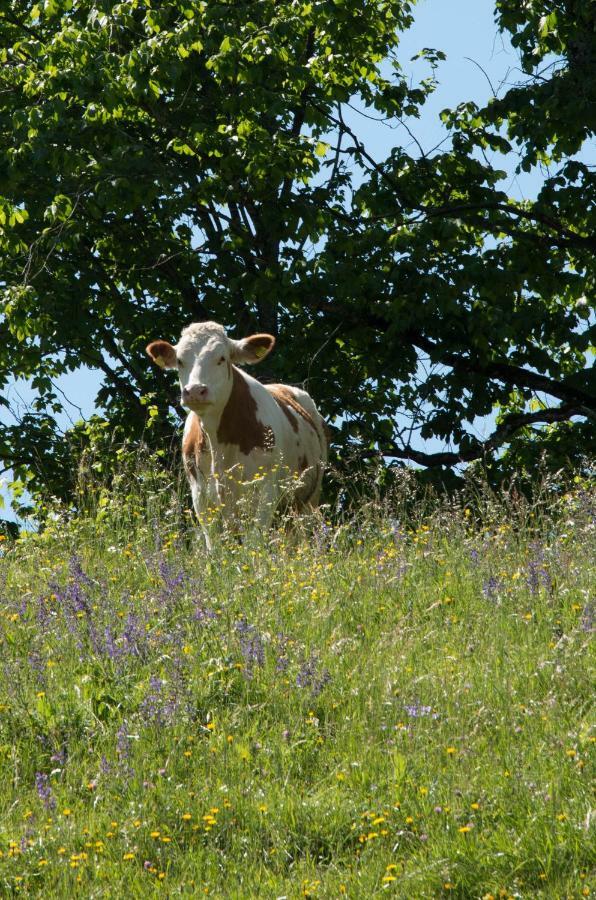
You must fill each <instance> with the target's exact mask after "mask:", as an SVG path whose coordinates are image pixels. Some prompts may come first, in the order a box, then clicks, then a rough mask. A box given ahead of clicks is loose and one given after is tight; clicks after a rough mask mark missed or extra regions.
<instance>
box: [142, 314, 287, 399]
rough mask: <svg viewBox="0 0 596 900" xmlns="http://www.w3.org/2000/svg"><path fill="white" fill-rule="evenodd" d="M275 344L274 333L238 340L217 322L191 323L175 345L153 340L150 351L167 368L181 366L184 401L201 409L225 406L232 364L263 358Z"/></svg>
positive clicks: (231, 377) (256, 360)
mask: <svg viewBox="0 0 596 900" xmlns="http://www.w3.org/2000/svg"><path fill="white" fill-rule="evenodd" d="M274 344H275V338H274V337H273V336H272V335H270V334H253V335H251V336H250V337H246V338H243V339H242V340H239V341H235V340H233V338H230V337H228V336H227V334H226V333H225V331H224V329H223V327H222V326H221V325H218V324H217V323H216V322H201V323H199V324H196V325H189V326H188V328H185V329H184V331H183V332H182V334H181V336H180V340H179V341H178V343H177V344H176V345H175V346H172V344H170V343H168V341H153V342H152V343H151V344H149V345H148V346H147V353H148V355H149V356H150V357H151V359H152V360H153V362H154V363H157V365H158V366H161V367H162V368H163V369H178V374H179V377H180V390H181V401H182V403H183V405H184V406H187V407H188V408H189V409H192V410H194V411H195V412H197V413H204V412H206V410H208V409H209V408H210V407H212V408H214V409H222V408H223V407H224V406H225V404H226V403H227V401H228V399H229V396H230V393H231V390H232V383H233V370H232V365H236V364H239V365H244V364H254V363H258V362H260V361H261V360H262V359H263V358H264V357H265V356H267V354H268V353H269V352H270V350H271V349H272V348H273V345H274Z"/></svg>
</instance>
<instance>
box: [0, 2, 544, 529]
mask: <svg viewBox="0 0 596 900" xmlns="http://www.w3.org/2000/svg"><path fill="white" fill-rule="evenodd" d="M423 47H433V48H436V49H440V50H443V51H444V52H445V53H446V54H447V59H446V60H445V62H443V63H441V64H440V67H439V69H438V71H437V79H438V81H439V86H438V88H437V90H436V92H435V94H434V95H433V96H432V97H431V98H430V100H429V101H428V102H427V104H426V105H425V107H424V108H423V111H422V117H421V119H420V120H419V121H418V122H415V123H414V124H413V125H412V131H413V133H414V135H415V137H416V139H417V141H418V142H419V143H420V145H421V146H422V148H423V149H424V150H425V151H428V150H430V149H432V148H433V147H434V146H435V145H436V144H438V143H439V142H440V141H441V140H442V139H443V138H444V137H445V131H444V129H443V127H442V124H441V121H440V118H439V113H440V111H441V110H442V109H445V108H447V107H451V108H452V107H455V106H457V104H458V103H460V102H462V101H464V100H474V101H476V102H477V103H478V104H482V103H484V102H485V101H486V100H487V99H488V98H489V97H490V96H491V95H492V90H491V86H490V84H489V81H490V83H491V84H492V85H493V86H494V88H495V90H497V91H498V88H499V86H501V91H503V90H506V88H507V87H508V86H510V85H511V84H512V83H514V82H515V81H516V80H519V79H520V78H521V72H520V70H519V68H518V59H517V54H516V52H515V51H514V50H513V48H512V47H511V46H510V44H509V43H508V41H507V40H506V38H504V37H503V36H502V35H500V33H499V31H498V29H497V26H496V24H495V21H494V2H493V0H419V4H418V6H417V7H416V10H415V22H414V25H413V26H412V28H411V29H410V30H409V32H407V33H406V34H404V35H403V36H402V38H401V44H400V51H399V58H400V63H401V65H402V67H403V69H404V71H405V73H406V74H407V75H408V76H410V75H411V77H412V79H413V80H414V81H417V80H419V79H420V78H422V77H425V76H427V75H428V74H429V70H428V64H427V63H425V62H424V61H416V62H410V59H411V58H412V57H413V56H415V55H416V54H417V53H418V52H419V51H420V50H421V49H422V48H423ZM480 67H482V69H483V70H484V72H483V71H482V70H481V68H480ZM485 73H486V74H485ZM353 116H354V119H353V124H354V125H355V126H356V125H357V128H358V132H359V134H360V135H361V136H362V138H363V140H364V141H365V143H366V145H367V148H368V149H369V152H370V153H371V155H372V156H374V157H375V158H376V159H378V160H381V159H382V158H383V157H384V156H385V155H386V153H387V151H388V149H390V148H391V147H392V146H395V145H398V144H399V145H402V146H404V147H408V146H409V145H410V144H411V141H412V138H411V137H410V136H409V135H408V134H407V132H406V131H405V129H403V127H401V126H398V127H397V128H389V127H387V126H385V125H382V124H376V123H374V122H370V121H369V120H366V119H363V117H362V116H359V115H358V113H354V114H353ZM412 152H414V151H412ZM502 165H503V163H502V161H500V162H499V166H500V167H502ZM540 180H541V179H540V177H539V175H538V174H537V173H530V174H528V175H524V176H523V177H522V178H518V177H515V176H514V175H513V174H512V176H511V181H510V183H509V184H508V185H507V189H508V191H509V193H510V194H511V195H512V196H515V197H519V198H523V197H526V198H527V197H530V196H532V195H533V194H535V192H536V191H537V189H538V186H539V184H540ZM182 324H183V323H181V325H182ZM99 384H100V378H99V376H98V375H97V373H95V372H90V371H88V370H80V371H79V372H76V373H73V374H70V375H67V376H64V377H62V378H60V379H58V381H57V386H58V388H59V390H60V391H61V392H62V393H63V396H64V398H65V401H66V402H65V414H64V416H63V418H62V421H61V424H63V425H64V427H68V426H69V424H70V423H71V422H73V421H75V420H77V419H80V418H81V417H87V416H89V415H90V414H91V413H92V412H93V409H94V405H93V399H94V397H95V394H96V392H97V389H98V386H99ZM8 394H9V398H10V401H11V404H12V406H13V407H14V408H15V409H16V410H17V411H22V410H23V409H24V408H26V406H27V405H28V404H29V403H30V402H31V400H32V398H33V393H32V391H31V390H30V389H29V387H28V385H27V384H26V383H24V382H19V383H15V384H14V385H12V387H11V388H10V389H9V392H8ZM0 416H1V417H3V418H2V421H14V419H12V418H11V417H10V416H9V414H8V413H7V411H6V410H4V409H3V408H2V407H0ZM4 477H5V478H6V476H4ZM3 494H4V497H5V498H6V492H5V491H3ZM0 516H7V509H6V508H5V509H4V511H3V512H0Z"/></svg>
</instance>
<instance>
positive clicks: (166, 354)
mask: <svg viewBox="0 0 596 900" xmlns="http://www.w3.org/2000/svg"><path fill="white" fill-rule="evenodd" d="M145 351H146V353H147V356H150V357H151V359H152V360H153V362H154V363H156V364H157V365H158V366H161V368H162V369H175V368H176V365H177V362H176V351H175V349H174V348H173V347H172V345H171V344H169V343H168V342H167V341H152V342H151V343H150V344H147V346H146V347H145Z"/></svg>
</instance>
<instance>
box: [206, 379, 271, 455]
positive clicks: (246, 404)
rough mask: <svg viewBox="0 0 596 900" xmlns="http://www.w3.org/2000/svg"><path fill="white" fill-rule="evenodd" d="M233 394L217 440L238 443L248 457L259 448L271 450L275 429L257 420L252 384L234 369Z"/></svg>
mask: <svg viewBox="0 0 596 900" xmlns="http://www.w3.org/2000/svg"><path fill="white" fill-rule="evenodd" d="M232 368H233V373H232V374H233V381H232V392H231V394H230V399H229V400H228V402H227V403H226V406H225V409H224V411H223V413H222V414H221V419H220V420H219V426H218V429H217V440H218V441H219V442H220V443H221V444H234V445H235V446H237V447H238V448H239V449H240V452H241V453H244V454H246V456H248V454H249V453H250V452H251V450H254V449H255V448H257V447H259V448H260V449H262V450H266V449H269V446H270V444H269V446H268V443H267V441H268V439H269V441H270V440H271V436H270V435H268V432H271V429H270V428H268V427H266V426H265V425H263V423H262V422H259V420H258V419H257V401H256V400H255V398H254V397H253V395H252V394H251V392H250V387H249V384H248V381H247V380H246V378H244V376H243V375H242V374H241V373H240V372H239V371H238V369H237V368H236V367H235V366H233V367H232Z"/></svg>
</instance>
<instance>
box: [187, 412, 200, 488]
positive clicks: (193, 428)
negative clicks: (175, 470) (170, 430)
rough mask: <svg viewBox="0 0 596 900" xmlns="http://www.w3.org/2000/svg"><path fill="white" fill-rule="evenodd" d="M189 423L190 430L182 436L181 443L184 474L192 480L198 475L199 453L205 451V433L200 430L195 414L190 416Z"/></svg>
mask: <svg viewBox="0 0 596 900" xmlns="http://www.w3.org/2000/svg"><path fill="white" fill-rule="evenodd" d="M190 421H191V424H190V428H189V429H188V431H187V432H186V434H185V435H184V440H183V441H182V459H183V461H184V468H185V469H186V473H187V474H188V475H191V476H192V477H193V478H197V477H198V473H199V459H200V458H201V453H202V452H203V450H204V449H205V433H204V431H203V429H202V428H201V423H200V421H199V417H198V416H197V414H196V413H193V414H192V419H191V420H190Z"/></svg>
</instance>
